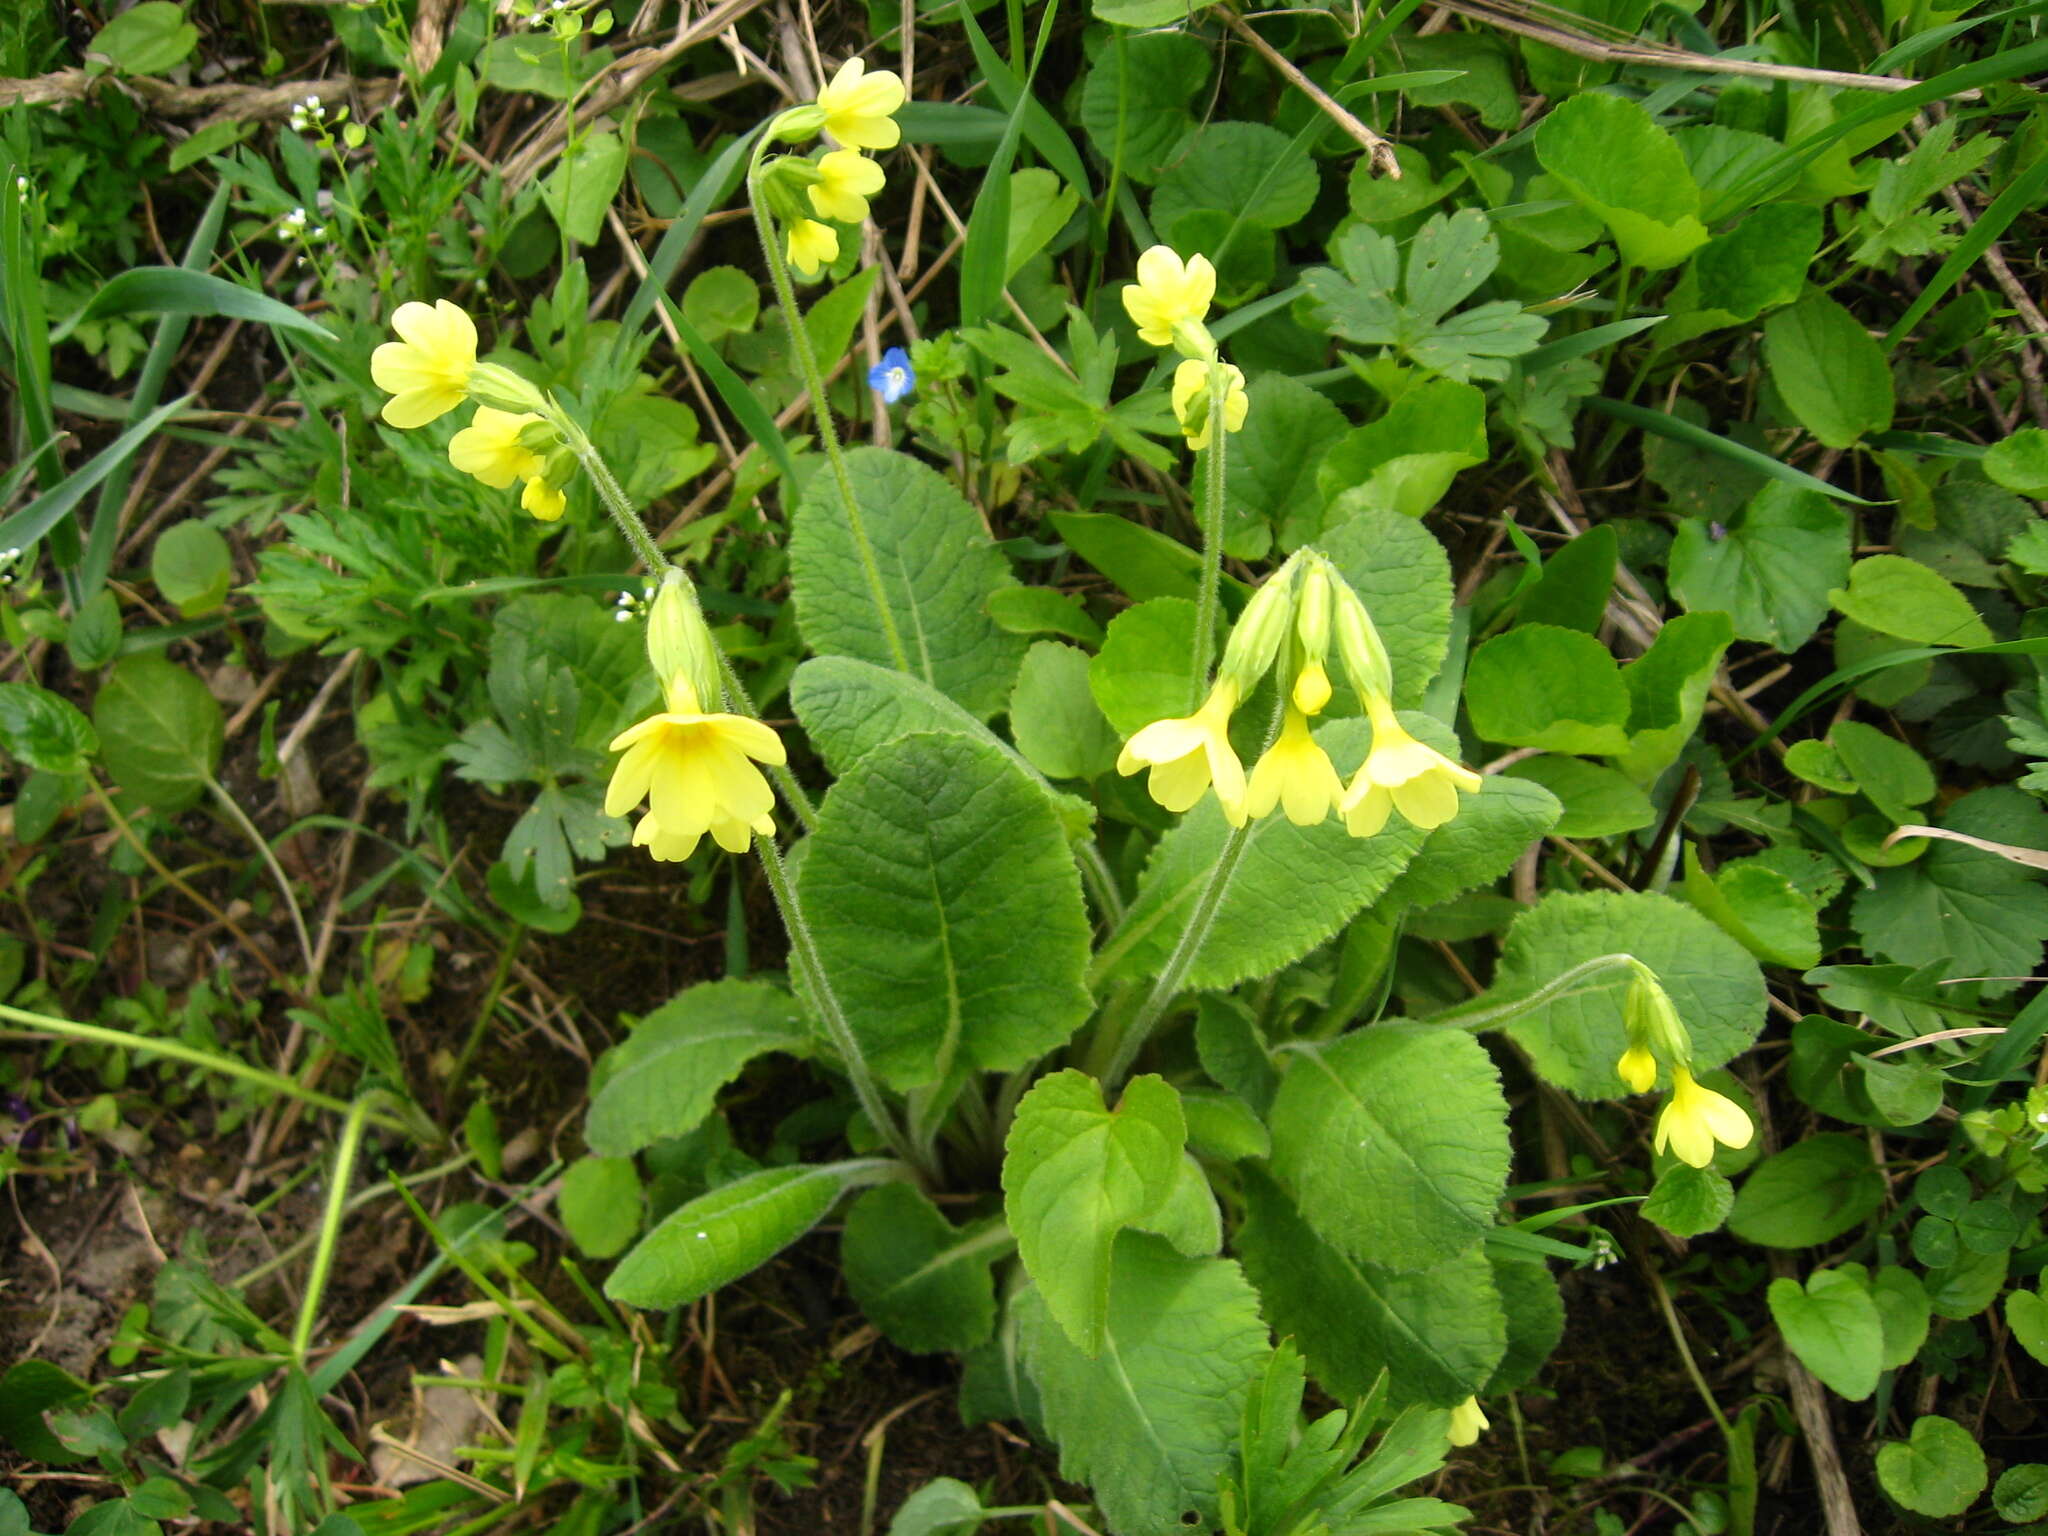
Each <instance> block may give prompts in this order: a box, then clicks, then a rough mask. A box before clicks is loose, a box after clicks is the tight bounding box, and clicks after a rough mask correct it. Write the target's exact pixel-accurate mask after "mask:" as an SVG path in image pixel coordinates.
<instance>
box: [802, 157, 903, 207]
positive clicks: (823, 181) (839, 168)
mask: <svg viewBox="0 0 2048 1536" xmlns="http://www.w3.org/2000/svg"><path fill="white" fill-rule="evenodd" d="M885 179H886V178H884V177H883V175H882V168H881V167H880V166H879V165H877V164H875V162H874V161H872V160H870V159H869V158H868V157H867V156H866V155H864V154H862V153H860V151H858V150H853V149H834V150H828V151H827V152H826V153H825V154H823V155H821V156H819V157H818V179H817V180H816V181H814V182H812V183H811V184H810V186H808V187H807V188H805V189H804V190H805V191H806V192H808V193H809V194H810V199H811V206H812V207H813V208H815V209H817V210H818V217H819V218H821V219H837V220H838V221H839V222H840V223H842V224H858V223H860V222H861V220H863V219H865V218H866V217H867V216H868V199H869V198H871V197H873V196H874V195H875V194H876V193H877V192H879V191H881V190H882V182H883V181H884V180H885Z"/></svg>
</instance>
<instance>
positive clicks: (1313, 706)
mask: <svg viewBox="0 0 2048 1536" xmlns="http://www.w3.org/2000/svg"><path fill="white" fill-rule="evenodd" d="M1329 702H1330V674H1329V673H1328V672H1327V671H1326V670H1324V667H1323V664H1322V663H1321V662H1320V661H1310V662H1308V663H1307V664H1306V665H1304V666H1303V667H1302V669H1301V671H1300V672H1298V673H1297V674H1295V678H1294V707H1295V708H1296V709H1298V710H1300V711H1301V712H1302V713H1303V714H1304V715H1320V714H1321V713H1322V712H1323V706H1324V705H1326V704H1328V703H1329Z"/></svg>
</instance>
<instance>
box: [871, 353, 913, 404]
mask: <svg viewBox="0 0 2048 1536" xmlns="http://www.w3.org/2000/svg"><path fill="white" fill-rule="evenodd" d="M868 388H869V389H872V390H874V391H875V392H876V393H877V394H879V395H880V396H881V397H882V404H884V405H894V404H895V403H896V402H897V401H898V400H901V399H903V398H904V396H906V395H908V394H909V393H910V392H911V391H912V390H914V389H916V388H917V370H916V369H915V368H913V367H911V366H910V354H909V353H908V352H906V351H904V350H903V349H902V348H901V347H891V348H890V349H889V350H888V351H886V352H884V353H883V354H882V360H881V361H880V362H879V363H877V364H875V366H874V367H872V368H870V369H869V370H868Z"/></svg>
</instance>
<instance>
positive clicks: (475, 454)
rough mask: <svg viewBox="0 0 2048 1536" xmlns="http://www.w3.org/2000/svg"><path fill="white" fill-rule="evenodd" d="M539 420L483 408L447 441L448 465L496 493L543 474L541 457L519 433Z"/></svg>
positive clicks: (527, 413) (523, 413) (527, 414)
mask: <svg viewBox="0 0 2048 1536" xmlns="http://www.w3.org/2000/svg"><path fill="white" fill-rule="evenodd" d="M539 420H540V417H539V416H537V415H535V414H534V413H533V412H532V411H520V412H518V413H516V414H515V413H514V412H511V411H498V410H493V409H492V408H491V407H490V406H488V405H480V406H478V407H477V408H476V415H474V416H472V417H471V418H470V420H469V425H468V426H466V427H464V428H463V429H462V430H461V431H460V432H458V433H456V434H455V435H454V436H453V437H451V438H449V439H448V462H449V463H451V464H453V465H454V466H455V467H456V468H457V469H459V470H461V471H462V472H463V473H464V474H465V475H475V476H476V477H477V479H479V480H481V481H483V483H484V484H485V485H488V486H489V487H490V488H491V489H492V490H494V491H502V490H504V489H505V487H507V486H508V485H510V484H511V483H512V482H513V481H514V480H521V479H525V480H531V479H533V478H534V477H535V476H537V475H539V474H540V472H541V456H540V455H539V454H537V453H535V452H534V451H533V450H532V449H531V448H529V447H527V446H526V444H525V443H523V442H521V441H520V440H519V434H520V433H521V432H522V431H523V430H524V429H525V428H526V427H528V426H529V425H531V424H532V423H534V422H536V421H539Z"/></svg>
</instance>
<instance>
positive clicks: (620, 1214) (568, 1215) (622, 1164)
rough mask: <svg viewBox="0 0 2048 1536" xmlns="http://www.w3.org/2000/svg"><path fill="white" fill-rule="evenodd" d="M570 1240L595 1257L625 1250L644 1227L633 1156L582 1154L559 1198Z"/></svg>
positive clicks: (572, 1167)
mask: <svg viewBox="0 0 2048 1536" xmlns="http://www.w3.org/2000/svg"><path fill="white" fill-rule="evenodd" d="M556 1203H557V1205H558V1206H559V1207H560V1209H561V1212H562V1225H563V1226H565V1227H567V1228H568V1229H569V1237H570V1240H571V1241H573V1242H574V1243H575V1244H576V1246H577V1247H578V1248H580V1249H582V1250H583V1251H584V1252H585V1253H587V1254H589V1255H590V1256H591V1257H592V1258H593V1259H608V1258H610V1257H612V1255H614V1254H616V1253H619V1252H621V1251H623V1250H624V1248H625V1246H626V1244H628V1243H630V1242H631V1241H633V1235H634V1234H635V1233H636V1232H638V1231H639V1230H640V1176H639V1175H638V1174H636V1173H635V1172H634V1171H633V1159H631V1158H630V1157H579V1158H577V1159H576V1161H575V1162H573V1163H571V1164H570V1165H569V1171H568V1172H567V1173H565V1174H564V1175H562V1192H561V1194H560V1195H559V1196H557V1197H556Z"/></svg>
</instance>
